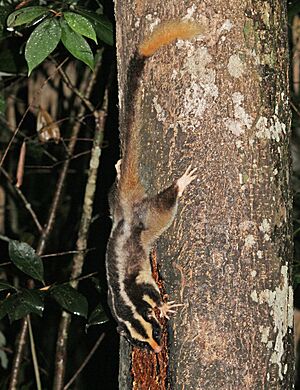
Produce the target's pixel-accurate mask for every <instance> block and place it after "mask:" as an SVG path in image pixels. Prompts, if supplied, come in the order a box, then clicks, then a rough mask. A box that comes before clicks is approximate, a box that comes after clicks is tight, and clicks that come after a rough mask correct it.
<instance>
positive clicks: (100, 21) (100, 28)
mask: <svg viewBox="0 0 300 390" xmlns="http://www.w3.org/2000/svg"><path fill="white" fill-rule="evenodd" d="M77 12H78V13H79V14H81V15H82V16H85V17H86V18H87V19H89V20H90V21H91V22H92V23H93V26H94V30H95V31H96V35H97V37H98V38H99V39H100V40H101V41H103V42H105V43H107V44H108V45H110V46H113V44H114V32H113V25H112V24H111V22H110V21H109V20H108V19H107V17H106V16H104V15H98V14H96V13H95V12H90V11H86V10H83V9H80V10H79V9H78V10H77Z"/></svg>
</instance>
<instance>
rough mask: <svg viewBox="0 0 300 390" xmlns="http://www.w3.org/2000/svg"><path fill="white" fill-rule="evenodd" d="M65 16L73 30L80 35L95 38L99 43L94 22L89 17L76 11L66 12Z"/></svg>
mask: <svg viewBox="0 0 300 390" xmlns="http://www.w3.org/2000/svg"><path fill="white" fill-rule="evenodd" d="M64 18H65V19H66V21H67V23H68V25H69V26H70V27H71V29H72V30H74V31H75V32H77V33H78V34H80V35H83V36H85V37H87V38H91V39H93V41H95V42H96V43H97V37H96V33H95V30H94V27H93V24H92V23H91V22H90V21H89V20H88V19H87V18H85V17H84V16H82V15H79V14H76V13H74V12H64Z"/></svg>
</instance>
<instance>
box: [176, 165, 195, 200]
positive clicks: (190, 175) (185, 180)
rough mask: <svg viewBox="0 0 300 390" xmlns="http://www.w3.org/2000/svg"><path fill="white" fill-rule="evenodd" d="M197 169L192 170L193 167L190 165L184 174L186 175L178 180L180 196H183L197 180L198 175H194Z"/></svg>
mask: <svg viewBox="0 0 300 390" xmlns="http://www.w3.org/2000/svg"><path fill="white" fill-rule="evenodd" d="M196 170H197V168H194V169H192V166H191V165H190V166H189V167H188V169H187V170H186V171H185V172H184V174H183V175H182V176H181V177H180V178H179V179H178V180H177V186H178V196H181V195H182V193H183V191H184V190H185V189H186V187H187V186H188V185H189V184H190V183H191V182H192V181H193V180H195V179H196V177H197V176H196V175H194V173H195V172H196Z"/></svg>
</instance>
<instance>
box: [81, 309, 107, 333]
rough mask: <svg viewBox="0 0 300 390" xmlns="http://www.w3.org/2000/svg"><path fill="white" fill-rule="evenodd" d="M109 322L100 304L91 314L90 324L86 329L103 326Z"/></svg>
mask: <svg viewBox="0 0 300 390" xmlns="http://www.w3.org/2000/svg"><path fill="white" fill-rule="evenodd" d="M107 321H109V318H108V317H107V315H106V314H105V312H104V310H103V307H102V306H101V305H100V304H99V305H98V306H97V307H96V309H95V310H94V311H93V312H92V313H91V315H90V317H89V320H88V323H87V325H86V327H85V328H86V329H87V328H89V327H90V326H92V325H101V324H105V322H107Z"/></svg>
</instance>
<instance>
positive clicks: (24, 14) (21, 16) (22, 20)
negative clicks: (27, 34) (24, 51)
mask: <svg viewBox="0 0 300 390" xmlns="http://www.w3.org/2000/svg"><path fill="white" fill-rule="evenodd" d="M48 12H49V9H48V8H45V7H39V6H36V7H26V8H21V9H18V10H17V11H14V12H12V13H11V14H10V15H9V16H8V18H7V22H6V24H7V27H9V28H13V27H17V26H21V25H22V24H27V23H30V22H32V21H33V20H35V19H37V18H39V17H40V16H43V15H46V14H47V13H48Z"/></svg>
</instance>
